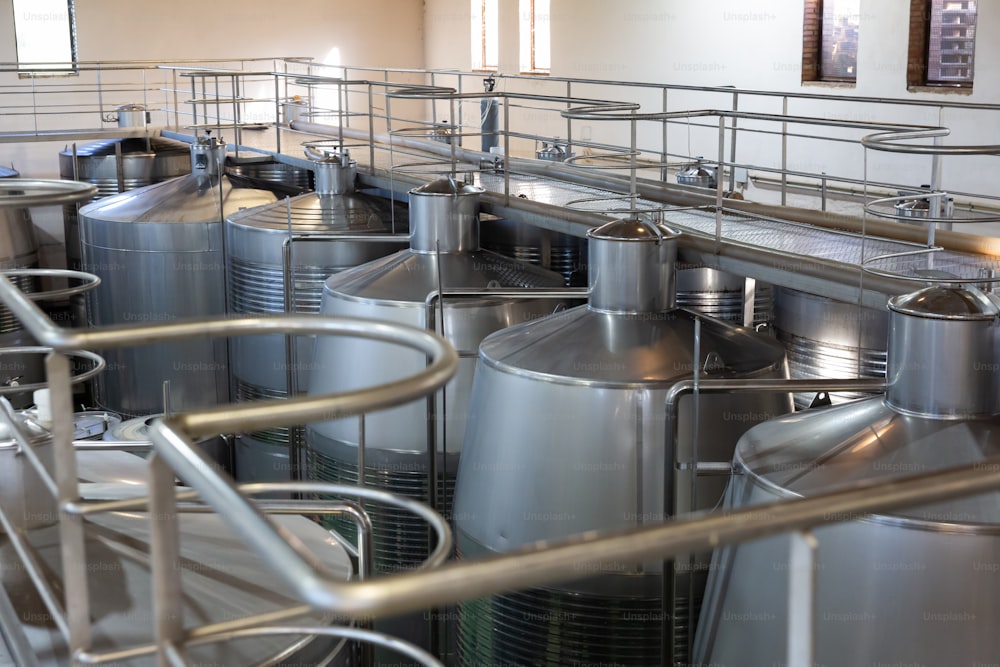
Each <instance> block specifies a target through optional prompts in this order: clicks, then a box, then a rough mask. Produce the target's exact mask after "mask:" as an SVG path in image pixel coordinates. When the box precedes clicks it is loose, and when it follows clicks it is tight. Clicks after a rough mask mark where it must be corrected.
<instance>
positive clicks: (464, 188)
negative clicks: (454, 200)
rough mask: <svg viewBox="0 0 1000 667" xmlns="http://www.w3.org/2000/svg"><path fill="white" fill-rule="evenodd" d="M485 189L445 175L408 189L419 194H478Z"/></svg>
mask: <svg viewBox="0 0 1000 667" xmlns="http://www.w3.org/2000/svg"><path fill="white" fill-rule="evenodd" d="M485 191H486V190H485V188H482V187H480V186H478V185H473V184H471V183H459V182H458V181H456V180H455V179H454V178H452V177H450V176H445V177H443V178H438V179H435V180H433V181H431V182H430V183H426V184H424V185H421V186H419V187H416V188H413V189H412V190H410V193H411V194H420V195H478V194H482V193H483V192H485Z"/></svg>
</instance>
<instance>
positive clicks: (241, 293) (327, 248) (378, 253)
mask: <svg viewBox="0 0 1000 667" xmlns="http://www.w3.org/2000/svg"><path fill="white" fill-rule="evenodd" d="M312 157H313V158H314V159H315V160H316V164H315V171H316V192H314V193H310V194H304V195H300V196H298V197H295V198H293V199H290V200H287V201H279V202H274V203H271V204H266V205H264V206H261V207H258V208H253V209H247V210H243V211H239V212H237V213H235V214H233V215H231V216H229V219H228V220H227V221H226V247H227V263H228V268H229V295H230V302H229V309H230V312H233V313H238V314H254V313H281V312H285V310H286V295H285V282H284V280H285V271H284V262H285V252H286V248H287V252H288V253H289V256H288V259H289V262H290V266H291V267H292V279H293V281H294V282H293V285H294V289H293V290H292V291H293V293H294V303H292V304H290V305H291V310H292V311H294V312H300V313H317V312H319V309H320V301H321V299H322V296H323V281H324V280H326V278H328V277H329V276H330V275H332V274H335V273H338V272H339V271H343V270H344V269H347V268H350V267H353V266H359V265H361V264H364V263H365V262H369V261H371V260H374V259H378V258H379V257H384V256H385V255H388V254H389V253H391V252H394V251H396V250H399V249H400V247H401V246H402V247H406V245H408V244H409V238H408V237H407V236H406V235H405V234H403V235H400V236H399V240H398V241H396V242H392V241H389V240H386V241H384V242H383V241H379V242H371V241H364V240H356V239H347V240H336V239H335V238H332V237H335V236H344V237H346V236H348V235H350V236H355V235H374V234H378V235H388V234H392V233H393V232H394V231H405V230H406V215H405V212H404V211H397V212H396V215H395V216H394V215H393V210H392V209H391V208H390V207H391V206H392V204H391V203H387V201H386V200H385V199H381V198H378V197H373V196H369V195H365V194H359V193H355V192H354V182H355V178H356V176H357V163H356V162H355V161H354V160H352V159H351V158H350V154H349V153H348V152H347V151H346V150H344V151H340V152H327V153H323V154H313V155H312ZM290 235H292V237H290ZM320 237H324V238H320ZM290 239H291V241H290ZM310 239H311V240H310ZM313 341H314V339H313V338H312V337H309V336H300V337H298V338H297V343H296V350H295V356H294V358H293V360H292V363H293V364H294V365H295V368H294V369H293V370H292V375H294V376H295V378H296V385H295V391H296V393H300V392H305V391H306V389H307V388H308V387H307V386H306V382H307V379H308V372H307V371H308V369H309V368H310V366H311V364H312V351H313V350H312V348H313ZM230 350H231V359H232V378H233V388H234V391H235V392H236V396H235V398H236V399H237V400H256V399H261V398H283V397H285V396H287V395H288V375H289V373H288V356H287V354H286V340H285V337H284V336H273V335H272V336H247V337H241V338H236V339H234V340H233V341H232V342H231V344H230ZM289 438H295V439H296V441H297V442H299V443H301V441H302V429H301V428H298V427H292V428H273V429H268V430H266V431H257V432H254V433H247V434H241V435H239V436H238V437H237V443H236V451H237V455H236V478H237V479H239V480H241V481H279V480H288V479H289V459H288V446H289Z"/></svg>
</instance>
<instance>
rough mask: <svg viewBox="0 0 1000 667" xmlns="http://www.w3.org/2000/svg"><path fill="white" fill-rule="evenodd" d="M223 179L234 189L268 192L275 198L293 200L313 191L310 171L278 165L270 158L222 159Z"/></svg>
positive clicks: (282, 163) (279, 163) (231, 157)
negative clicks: (230, 181)
mask: <svg viewBox="0 0 1000 667" xmlns="http://www.w3.org/2000/svg"><path fill="white" fill-rule="evenodd" d="M226 175H227V176H229V178H230V179H231V180H232V181H233V183H234V184H235V185H238V186H240V187H247V188H257V189H259V190H269V191H271V192H273V193H274V194H276V195H278V196H279V197H283V196H290V197H294V196H296V195H299V194H302V193H304V192H307V191H309V190H312V189H313V172H312V171H311V170H310V169H306V168H305V167H296V166H295V165H292V164H285V163H284V162H278V161H277V160H275V159H274V158H271V157H261V156H250V157H240V158H236V157H233V156H230V157H228V158H227V159H226Z"/></svg>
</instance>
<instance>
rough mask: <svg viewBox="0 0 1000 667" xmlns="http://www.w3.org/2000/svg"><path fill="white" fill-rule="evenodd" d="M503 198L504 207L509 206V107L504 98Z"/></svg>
mask: <svg viewBox="0 0 1000 667" xmlns="http://www.w3.org/2000/svg"><path fill="white" fill-rule="evenodd" d="M498 99H499V98H498ZM503 196H504V206H510V105H509V104H508V103H507V98H506V97H504V98H503Z"/></svg>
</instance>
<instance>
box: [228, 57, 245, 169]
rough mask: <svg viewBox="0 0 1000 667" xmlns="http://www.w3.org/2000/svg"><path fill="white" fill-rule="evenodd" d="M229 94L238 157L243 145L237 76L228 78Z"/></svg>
mask: <svg viewBox="0 0 1000 667" xmlns="http://www.w3.org/2000/svg"><path fill="white" fill-rule="evenodd" d="M230 82H231V84H230V85H231V92H232V94H233V136H234V137H235V139H234V143H235V146H234V148H235V151H236V157H237V158H238V157H239V156H240V145H241V144H242V143H243V135H242V132H243V128H241V127H240V103H239V99H240V79H239V75H237V74H233V75H232V76H231V77H230Z"/></svg>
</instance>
